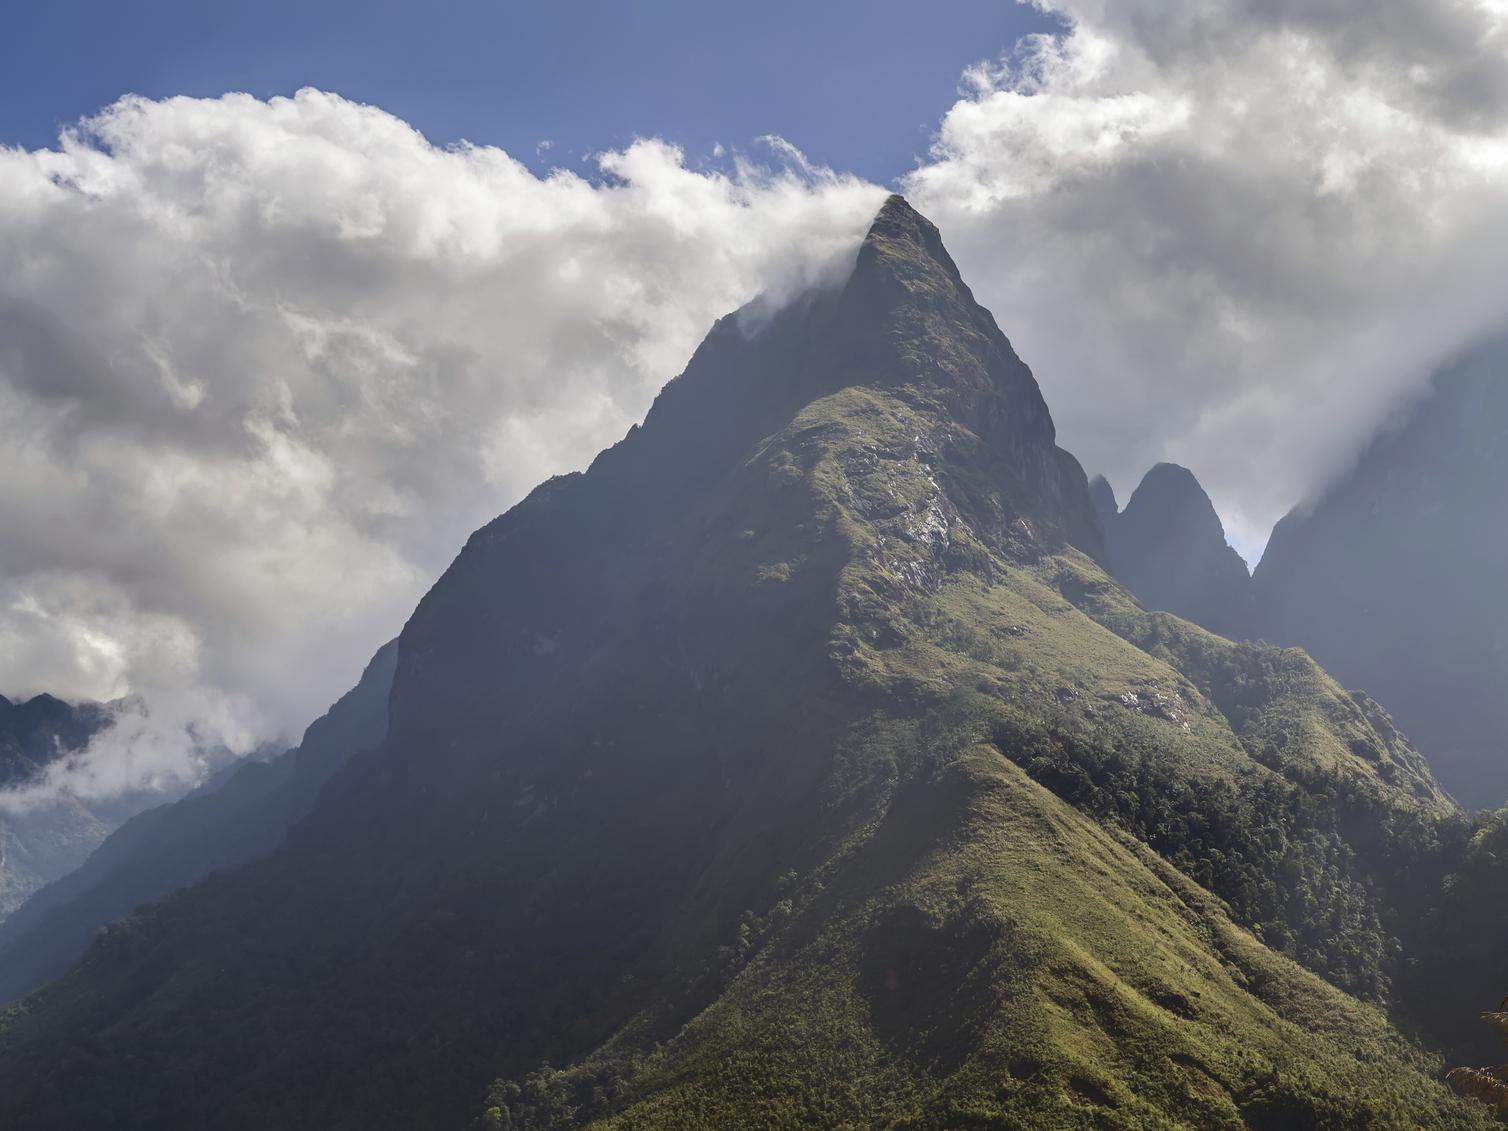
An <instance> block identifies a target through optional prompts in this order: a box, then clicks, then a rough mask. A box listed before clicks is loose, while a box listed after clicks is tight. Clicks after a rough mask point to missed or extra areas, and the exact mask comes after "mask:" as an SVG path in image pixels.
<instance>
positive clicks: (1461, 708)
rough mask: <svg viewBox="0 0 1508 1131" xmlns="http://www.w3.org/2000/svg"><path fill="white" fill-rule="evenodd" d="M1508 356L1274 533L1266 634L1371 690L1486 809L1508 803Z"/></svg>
mask: <svg viewBox="0 0 1508 1131" xmlns="http://www.w3.org/2000/svg"><path fill="white" fill-rule="evenodd" d="M1505 438H1508V347H1504V346H1501V345H1499V346H1494V347H1491V348H1488V349H1484V350H1482V351H1480V352H1478V353H1477V354H1475V355H1473V356H1471V357H1469V358H1466V359H1464V360H1463V361H1461V362H1460V363H1458V364H1457V365H1455V366H1454V367H1452V368H1450V369H1448V370H1446V371H1445V372H1443V373H1441V375H1440V376H1439V377H1438V378H1437V380H1436V382H1435V384H1434V387H1433V389H1432V391H1431V392H1430V393H1429V395H1427V396H1426V397H1425V398H1423V399H1422V400H1420V401H1419V402H1417V403H1416V404H1414V405H1412V406H1411V407H1409V408H1408V409H1407V410H1406V411H1405V412H1404V413H1403V414H1402V415H1401V416H1400V417H1399V419H1398V420H1396V421H1394V422H1393V424H1392V425H1391V427H1389V428H1388V429H1386V430H1385V431H1384V433H1383V434H1382V435H1380V436H1379V437H1378V438H1377V439H1376V440H1375V441H1374V442H1373V443H1372V444H1371V445H1370V446H1369V447H1368V448H1367V449H1366V450H1365V451H1364V452H1363V453H1362V455H1361V456H1360V458H1359V459H1358V461H1357V463H1356V466H1355V467H1354V468H1353V469H1352V470H1351V471H1350V472H1349V473H1348V474H1347V475H1345V476H1343V477H1342V478H1341V479H1340V480H1339V481H1337V482H1336V483H1334V484H1333V485H1332V486H1331V487H1330V488H1329V489H1328V490H1326V491H1325V492H1324V493H1323V494H1322V495H1321V496H1320V497H1319V499H1318V500H1317V501H1316V502H1314V503H1313V504H1312V505H1309V506H1306V507H1303V508H1300V509H1297V510H1295V511H1294V512H1293V513H1291V514H1290V515H1288V517H1286V518H1285V519H1283V521H1282V522H1280V523H1279V524H1278V526H1277V528H1276V529H1275V530H1274V531H1273V534H1272V539H1271V541H1270V542H1269V543H1268V548H1267V552H1266V554H1265V555H1264V556H1263V558H1262V562H1261V564H1260V565H1259V566H1258V567H1257V570H1256V574H1255V576H1254V578H1253V581H1254V596H1255V618H1254V625H1253V631H1254V633H1255V634H1257V635H1260V636H1262V637H1264V638H1265V639H1268V640H1272V641H1276V642H1279V643H1283V644H1293V645H1299V646H1301V647H1303V648H1306V649H1307V650H1308V651H1309V652H1310V653H1311V654H1313V655H1314V657H1315V658H1316V659H1318V660H1319V661H1320V662H1321V663H1323V664H1324V665H1325V666H1326V667H1327V668H1329V669H1331V670H1332V671H1333V672H1334V673H1335V674H1336V675H1337V676H1338V677H1339V678H1340V679H1342V680H1344V681H1345V682H1346V683H1347V684H1348V685H1350V686H1354V687H1361V688H1365V689H1366V690H1367V691H1368V692H1369V693H1370V694H1371V695H1373V696H1374V697H1375V698H1376V699H1378V700H1379V701H1380V702H1381V703H1382V704H1383V705H1384V706H1386V707H1387V709H1388V710H1389V711H1390V712H1392V714H1393V716H1394V718H1396V719H1397V721H1398V724H1399V725H1400V726H1401V727H1402V728H1403V729H1404V730H1405V731H1406V732H1407V733H1408V734H1409V735H1410V736H1412V737H1413V739H1414V740H1415V741H1416V742H1417V743H1418V744H1419V746H1420V748H1421V749H1422V750H1424V752H1425V753H1426V754H1427V755H1428V756H1429V758H1430V760H1431V764H1432V765H1433V766H1434V768H1435V771H1436V773H1437V774H1438V775H1439V777H1440V779H1441V781H1442V782H1443V783H1444V784H1445V785H1446V787H1447V788H1449V789H1450V790H1451V792H1452V793H1454V794H1455V795H1456V796H1457V797H1459V798H1460V799H1461V800H1462V801H1463V802H1465V803H1466V804H1468V805H1471V806H1486V807H1495V806H1498V805H1501V804H1503V803H1504V802H1505V801H1508V738H1505V736H1508V699H1505V697H1504V695H1503V690H1504V688H1508V602H1505V601H1504V600H1503V596H1502V590H1503V579H1504V577H1508V501H1505V500H1508V495H1505V494H1504V491H1503V483H1504V481H1505V475H1508V444H1505Z"/></svg>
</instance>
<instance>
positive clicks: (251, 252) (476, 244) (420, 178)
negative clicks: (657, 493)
mask: <svg viewBox="0 0 1508 1131" xmlns="http://www.w3.org/2000/svg"><path fill="white" fill-rule="evenodd" d="M788 157H789V155H787V154H783V153H781V152H778V151H776V152H772V153H771V154H770V158H771V162H772V163H773V164H774V166H775V167H774V168H773V169H772V168H770V167H765V166H759V167H756V166H755V165H752V164H748V163H735V164H734V165H733V167H732V169H731V171H722V172H698V171H695V170H692V169H690V168H688V167H687V165H686V163H685V161H684V159H683V157H682V155H681V154H680V153H679V152H678V151H677V150H675V149H674V148H673V147H670V146H668V145H665V144H662V143H659V142H655V141H642V142H639V143H637V144H635V145H633V146H631V147H630V148H628V149H626V150H624V151H621V152H612V153H607V154H604V155H603V156H602V157H601V158H600V159H599V162H600V169H601V174H602V176H601V179H600V180H598V181H596V182H588V181H587V180H584V179H582V178H580V177H578V176H575V175H572V174H570V173H564V172H557V173H554V174H552V175H549V176H547V177H544V178H540V177H536V176H535V175H533V174H532V173H530V172H529V171H528V170H527V169H526V168H525V167H524V166H523V165H521V164H520V163H519V162H517V161H515V160H513V159H512V158H511V157H509V156H508V155H507V154H505V153H503V152H501V151H499V150H496V149H487V148H455V149H441V148H436V147H434V146H431V145H429V144H428V143H427V142H426V141H425V140H424V139H423V138H422V137H420V136H419V135H418V134H417V133H416V132H414V131H413V130H412V129H411V128H409V127H408V126H406V125H405V124H404V123H403V122H401V121H399V120H397V119H395V118H393V117H391V116H390V115H388V114H385V113H383V112H382V111H380V110H377V109H373V108H371V107H366V106H361V105H357V104H354V103H351V102H348V101H345V100H343V99H341V98H339V97H336V96H334V95H330V94H323V93H320V92H317V91H312V90H306V91H302V92H300V93H299V94H298V95H297V96H295V97H293V98H287V99H274V100H272V101H270V102H263V101H258V100H256V99H253V98H250V97H247V96H242V95H230V96H227V97H225V98H222V99H217V100H210V101H204V100H192V99H172V100H169V101H164V102H149V101H145V100H141V99H136V98H128V99H125V100H123V101H121V102H119V103H117V104H116V105H114V106H112V107H111V108H110V109H108V110H107V111H105V112H104V113H103V114H102V115H100V116H99V117H97V118H95V119H93V120H91V121H89V122H86V123H84V124H83V125H82V126H81V128H79V129H78V130H76V131H73V132H70V133H68V134H66V135H65V136H64V137H63V138H62V141H61V144H60V147H59V148H58V149H57V150H53V151H41V152H30V153H28V152H22V151H17V150H9V151H0V249H3V259H4V261H5V262H6V263H7V264H8V265H9V268H10V269H9V270H8V271H7V272H6V273H5V274H4V275H3V276H0V530H3V531H4V532H5V536H4V538H3V539H0V687H3V688H4V689H5V691H6V692H7V693H12V694H26V693H29V692H33V691H41V690H47V691H51V692H52V693H54V694H63V695H71V696H80V697H90V698H96V699H111V698H114V697H117V696H121V695H125V694H127V693H130V694H133V695H136V696H139V697H140V698H141V699H143V700H144V701H146V702H147V703H149V704H152V705H153V707H154V712H155V714H156V715H162V714H164V713H166V714H168V715H170V716H172V717H173V718H175V719H178V720H179V722H180V723H181V722H182V721H183V720H184V719H186V718H187V717H188V716H189V714H190V713H191V711H190V708H191V705H192V703H193V702H194V701H195V700H196V699H197V700H198V701H199V702H200V703H202V705H203V718H201V719H199V725H200V727H201V729H207V730H208V732H209V733H208V734H207V735H206V736H205V737H206V738H207V739H208V740H209V741H211V742H225V743H227V744H229V745H232V746H234V747H236V748H238V749H246V748H247V747H248V746H249V745H250V744H252V743H253V742H255V741H257V740H261V739H268V738H271V737H274V736H277V735H283V736H296V735H297V733H298V732H299V730H301V729H302V727H303V726H304V725H305V724H306V723H307V722H308V721H309V720H310V719H312V718H313V717H314V716H315V715H317V714H319V713H320V712H322V711H323V710H324V708H325V707H326V706H327V705H328V704H329V703H330V702H331V701H332V700H333V699H334V698H336V697H337V696H338V695H339V694H340V693H341V692H342V691H344V690H345V689H346V688H347V687H348V686H349V685H350V684H351V683H352V682H354V680H355V678H356V676H357V675H358V674H359V673H360V670H361V667H362V664H363V663H364V662H365V660H366V659H367V658H368V657H369V655H370V654H371V652H372V651H374V650H375V649H376V647H377V646H378V645H379V644H380V643H382V641H383V640H385V639H387V638H388V637H390V636H391V635H393V633H394V632H395V631H396V630H397V629H398V627H399V626H401V624H402V623H403V620H404V619H405V618H406V616H407V614H408V612H409V611H410V610H411V609H412V607H413V605H414V603H415V602H416V600H417V599H418V597H419V596H420V595H421V593H422V592H423V590H424V588H425V587H427V586H428V584H430V582H432V581H433V579H434V578H435V576H437V575H438V573H439V572H440V571H441V570H442V569H443V568H444V567H445V565H446V564H447V563H448V561H449V560H450V558H451V556H453V554H454V553H455V552H456V550H457V549H458V548H459V546H460V545H461V543H462V542H463V541H464V540H465V537H466V536H467V534H468V533H469V532H470V531H471V530H472V529H473V528H475V527H476V526H478V525H480V524H481V523H483V522H485V521H486V520H487V519H488V518H490V517H491V516H492V515H494V514H495V513H497V512H498V511H499V510H501V509H503V508H505V507H507V506H508V505H510V504H511V503H512V502H514V501H515V500H516V499H517V498H519V497H520V496H521V495H522V494H523V493H525V492H526V491H527V490H528V489H529V488H530V487H532V486H533V485H534V484H535V483H536V482H538V481H539V480H540V479H541V478H543V477H545V476H547V475H549V474H552V473H556V472H560V471H565V470H570V469H573V468H577V467H580V466H583V465H584V464H585V463H586V462H587V461H588V460H589V459H590V457H591V456H592V455H593V454H595V452H596V451H597V450H598V449H599V448H601V447H602V446H603V445H605V444H607V443H609V442H611V441H613V440H615V439H617V438H618V437H619V436H621V435H622V433H623V432H624V431H626V430H627V428H628V427H629V425H630V424H631V423H632V422H634V421H635V420H637V419H638V418H639V417H640V416H641V415H642V414H643V412H644V410H645V408H646V407H647V405H648V402H649V401H650V399H651V398H652V397H653V395H654V392H655V391H656V390H657V389H658V387H659V386H660V385H661V384H662V383H663V382H664V381H665V380H666V379H667V378H668V377H669V376H671V375H673V374H674V373H676V372H678V371H679V369H680V367H681V366H682V365H683V364H684V362H685V359H686V358H687V357H688V356H689V354H690V352H691V350H692V349H693V348H694V347H695V345H696V343H697V341H698V340H699V339H700V337H701V336H702V335H703V334H704V333H705V331H706V329H707V327H708V326H709V325H710V324H711V323H712V321H713V320H714V319H715V318H717V317H718V316H720V315H722V314H724V313H726V312H727V311H728V310H729V309H731V308H733V307H736V306H738V305H740V304H741V303H743V302H745V301H747V300H749V299H750V298H752V297H754V296H755V295H756V294H757V293H759V292H761V291H771V292H777V293H778V292H780V291H784V290H792V289H796V288H799V287H803V286H805V285H808V284H809V283H810V282H811V281H812V280H813V279H815V278H816V277H818V276H819V275H821V274H823V273H824V272H829V273H830V272H832V271H833V270H835V269H836V266H837V265H838V264H840V263H841V262H842V260H843V258H844V256H845V255H847V254H849V253H851V250H852V248H853V246H854V245H855V244H856V242H857V240H858V239H859V237H860V235H861V234H862V231H863V229H864V226H865V224H866V223H867V221H868V218H869V216H870V214H871V213H872V212H873V210H874V209H875V208H876V207H877V206H878V203H879V201H880V199H881V198H882V191H881V190H880V189H878V188H876V187H874V186H870V185H865V184H862V183H860V182H858V181H855V180H852V179H847V178H842V177H838V176H834V175H832V174H829V173H826V172H824V171H819V170H811V169H809V168H806V167H804V165H801V164H800V163H799V162H792V161H790V160H789V159H788ZM163 704H169V705H170V706H169V707H167V708H164V707H163V706H162V705H163ZM181 729H182V727H181V726H179V727H178V730H180V731H181ZM132 733H135V734H137V735H139V737H140V739H141V741H138V742H134V743H132V744H131V750H132V751H135V752H134V753H128V754H122V753H121V751H119V750H116V751H114V752H113V754H112V759H113V761H114V762H115V763H127V764H130V765H133V766H136V767H137V768H138V769H137V772H136V776H137V777H138V778H142V777H146V776H152V775H156V776H159V777H163V778H165V779H168V780H171V779H175V778H182V777H184V776H186V775H187V776H191V775H192V773H193V771H194V769H195V766H194V763H193V760H192V758H191V756H190V749H191V748H190V746H189V745H188V744H185V743H178V744H176V746H177V747H178V749H177V751H176V752H174V750H173V749H172V748H173V747H174V745H175V744H173V743H170V742H169V743H165V742H164V741H163V738H164V731H163V728H162V727H161V726H153V727H145V728H142V727H133V729H132ZM126 737H128V735H127V733H126V731H125V729H124V728H116V733H114V734H113V736H112V739H113V740H120V739H123V738H126ZM145 747H151V748H152V751H155V752H156V753H152V751H149V750H147V749H145ZM95 780H115V779H110V778H108V775H107V776H106V777H105V778H101V777H99V775H97V774H96V775H95V776H94V777H93V778H89V779H85V782H84V784H85V785H86V787H88V782H89V781H95ZM116 784H118V785H121V786H124V785H125V784H126V783H125V782H119V781H117V783H116ZM89 788H92V787H89Z"/></svg>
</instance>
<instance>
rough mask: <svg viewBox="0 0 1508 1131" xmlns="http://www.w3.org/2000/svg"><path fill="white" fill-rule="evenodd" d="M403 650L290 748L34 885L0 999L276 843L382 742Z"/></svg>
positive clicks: (140, 820)
mask: <svg viewBox="0 0 1508 1131" xmlns="http://www.w3.org/2000/svg"><path fill="white" fill-rule="evenodd" d="M397 654H398V642H397V641H396V640H394V641H390V642H389V643H388V644H386V645H384V646H383V647H382V648H381V649H380V650H379V651H378V652H377V654H376V655H375V656H374V657H373V658H372V661H371V662H370V663H369V664H368V665H367V668H366V670H365V672H363V673H362V677H361V680H360V682H359V683H358V684H357V685H356V687H354V688H353V689H352V690H351V691H349V692H347V693H346V694H345V695H344V696H343V697H342V698H341V699H340V701H339V702H337V703H336V704H335V705H334V706H333V707H331V708H330V710H329V711H328V712H327V713H326V714H325V715H323V716H322V717H321V718H319V719H317V720H316V721H315V722H314V723H313V724H312V725H310V727H309V729H308V730H307V731H306V732H305V733H304V739H303V742H302V743H301V744H300V745H299V746H297V747H295V748H294V749H293V750H290V751H288V752H287V753H285V754H282V755H280V756H279V757H277V758H274V759H272V760H270V761H266V762H250V763H247V764H245V765H243V766H240V767H239V768H237V769H236V770H234V772H232V773H231V774H230V776H229V777H228V778H227V779H226V780H225V781H224V782H222V783H221V784H220V785H219V786H218V787H217V788H215V789H212V790H208V791H204V792H201V793H197V794H194V795H193V796H190V797H186V798H183V799H182V800H180V801H175V802H172V803H170V804H167V805H161V806H158V807H157V808H155V809H149V810H147V811H146V812H144V813H138V814H137V815H136V816H135V817H132V818H131V819H130V820H129V821H127V822H126V823H125V824H124V825H122V826H121V827H120V828H118V829H116V830H115V832H113V833H111V834H110V835H109V836H108V837H106V838H105V840H104V842H103V843H102V844H101V845H100V846H99V847H98V848H97V849H95V850H94V852H93V853H92V854H91V855H90V856H89V858H88V859H87V860H86V861H84V863H83V864H82V865H81V866H80V867H79V868H78V869H77V870H75V871H73V872H70V873H69V874H68V875H66V876H64V877H62V878H61V879H59V880H56V881H54V882H53V883H51V884H49V885H48V886H47V887H45V888H42V889H41V890H40V891H38V892H36V893H35V894H33V895H32V896H31V897H30V898H29V899H28V900H27V901H26V902H25V903H24V904H22V905H21V907H20V908H18V909H17V910H16V911H15V912H14V913H13V914H12V915H11V916H10V918H8V919H7V920H6V921H5V922H4V923H0V1002H6V1001H11V1000H13V999H15V998H17V997H20V996H21V995H22V994H25V993H28V992H29V991H31V990H34V989H36V988H37V987H38V986H40V985H43V984H44V983H46V982H49V981H51V980H52V979H54V978H57V977H60V976H61V975H63V974H65V973H66V972H67V971H68V969H69V968H70V967H71V966H72V965H73V964H74V963H75V962H76V961H77V960H78V958H79V956H80V955H81V954H83V952H84V949H85V947H87V946H88V945H89V942H90V940H91V939H92V938H93V937H94V933H95V932H96V931H97V930H99V929H100V928H101V927H103V926H105V925H106V924H108V923H110V922H111V921H112V920H115V919H118V918H120V917H121V916H123V915H126V914H127V913H129V912H130V911H132V910H133V909H134V908H136V907H138V906H140V905H142V904H145V903H149V902H151V901H153V900H156V899H160V898H162V897H163V896H166V895H169V894H171V893H172V892H174V891H176V890H178V889H179V888H184V887H187V886H189V885H190V884H192V883H194V882H195V881H197V880H199V879H201V878H203V877H204V876H206V875H208V874H209V873H210V872H213V871H215V870H217V869H221V868H228V867H232V866H234V865H236V864H241V863H245V862H246V861H249V860H255V859H258V858H259V857H262V856H266V855H268V854H270V853H271V852H272V851H273V850H274V849H275V848H277V846H278V845H279V844H280V843H281V842H282V840H283V837H284V836H285V835H286V833H287V831H288V828H289V826H290V825H292V824H293V822H294V821H296V820H297V819H298V818H300V817H302V816H303V815H304V813H305V812H307V811H308V809H309V807H310V806H311V805H313V804H314V798H315V796H316V795H317V794H318V793H319V790H320V788H321V787H322V786H323V785H324V783H325V781H326V780H328V779H329V777H330V775H331V774H333V773H335V771H336V770H338V769H340V767H341V766H343V765H345V763H346V761H347V760H349V759H350V757H351V756H352V755H353V754H355V753H357V752H359V751H361V750H367V749H370V748H371V747H374V746H376V745H377V744H378V743H380V742H381V741H382V739H383V736H384V735H385V734H386V732H387V695H388V691H389V689H390V688H391V686H392V677H393V667H394V665H395V663H396V660H397Z"/></svg>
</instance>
